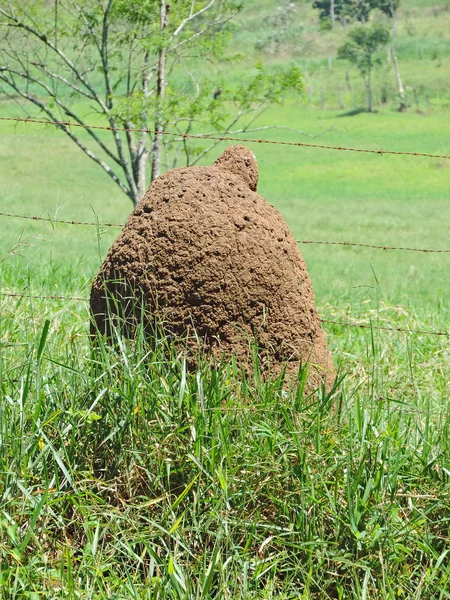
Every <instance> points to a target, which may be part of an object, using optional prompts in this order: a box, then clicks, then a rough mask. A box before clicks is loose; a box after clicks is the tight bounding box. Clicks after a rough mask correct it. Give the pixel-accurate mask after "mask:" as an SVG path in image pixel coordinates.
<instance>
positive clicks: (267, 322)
mask: <svg viewBox="0 0 450 600" xmlns="http://www.w3.org/2000/svg"><path fill="white" fill-rule="evenodd" d="M257 182H258V167H257V164H256V160H255V157H254V155H253V153H252V152H251V151H250V150H248V149H247V148H244V147H243V146H233V147H230V148H228V149H227V150H226V151H225V152H224V153H223V154H222V156H220V158H219V159H218V160H217V161H216V162H215V164H214V166H212V167H189V168H182V169H174V170H172V171H168V172H167V173H165V174H164V175H161V177H159V178H158V179H157V180H156V181H154V182H153V184H152V185H151V186H150V188H149V189H148V191H147V194H146V195H145V196H144V198H143V199H142V200H141V201H140V202H139V203H138V205H137V206H136V208H135V210H134V211H133V213H132V214H131V215H130V217H129V219H128V221H127V223H126V225H125V227H124V229H123V231H122V233H121V234H120V235H119V237H118V238H117V240H116V241H115V242H114V244H113V246H112V247H111V249H110V250H109V252H108V254H107V256H106V258H105V261H104V263H103V265H102V266H101V269H100V271H99V273H98V274H97V276H96V278H95V280H94V282H93V284H92V290H91V310H92V314H93V315H94V317H95V320H96V326H97V327H98V329H99V330H100V332H102V333H105V332H108V321H107V320H106V319H105V315H106V313H107V304H108V306H111V304H114V303H115V304H116V305H117V306H116V307H115V308H114V309H113V310H112V312H121V313H122V314H124V315H125V316H126V319H127V321H128V324H129V326H130V327H131V328H132V322H133V319H136V318H139V315H137V316H136V313H137V312H138V311H136V309H134V310H133V309H132V308H131V305H132V302H131V301H130V300H129V298H130V297H137V298H142V299H143V300H144V305H145V317H144V319H145V322H146V323H147V324H148V323H151V322H152V321H153V320H155V319H156V320H157V321H158V322H159V323H160V324H161V323H163V324H164V325H165V327H166V329H167V331H169V332H171V333H173V334H174V335H176V336H177V337H180V338H184V339H185V340H186V334H187V336H188V340H189V339H190V340H191V341H190V342H189V341H188V344H190V345H191V346H192V348H193V349H194V348H195V347H196V346H197V341H196V339H195V336H193V335H192V334H193V333H194V332H195V334H196V336H197V338H198V339H200V340H201V342H202V347H203V348H204V349H205V350H206V351H208V352H212V354H213V355H214V356H216V357H220V356H222V355H225V356H229V355H231V354H234V355H235V356H236V358H237V361H238V362H239V363H240V364H242V365H243V366H244V367H248V366H249V364H250V363H251V360H252V357H251V351H250V346H251V343H252V342H253V341H254V340H255V339H256V341H257V343H258V345H259V347H260V348H261V353H260V356H261V360H262V363H263V365H265V368H267V369H269V370H270V371H271V372H272V373H277V372H279V370H280V367H281V364H282V363H283V362H287V363H288V371H289V372H291V373H292V372H293V371H294V369H297V368H298V366H299V362H300V361H302V362H303V363H304V362H306V361H307V360H309V362H310V367H309V373H308V388H310V389H311V388H312V387H314V386H316V385H319V384H320V383H321V381H324V382H325V384H326V386H327V388H330V386H331V384H332V382H333V379H334V375H335V372H334V368H333V364H332V360H331V356H330V353H329V351H328V348H327V343H326V338H325V334H324V332H323V330H322V327H321V324H320V320H319V316H318V314H317V311H316V308H315V301H314V294H313V290H312V285H311V281H310V278H309V276H308V272H307V269H306V265H305V263H304V261H303V259H302V257H301V255H300V252H299V250H298V247H297V244H296V243H295V240H294V238H293V237H292V235H291V233H290V231H289V229H288V227H287V225H286V223H285V221H284V220H283V218H282V217H281V215H280V214H279V213H278V212H277V211H276V210H275V208H273V206H271V205H270V204H268V203H267V202H266V201H265V200H264V199H263V198H261V196H259V195H258V194H257V193H256V191H255V190H256V186H257ZM105 282H106V283H105ZM106 289H107V290H108V293H106ZM106 296H108V297H109V299H108V301H107V300H106ZM134 305H136V302H134ZM130 327H129V328H128V332H129V333H130V334H131V329H130ZM189 336H190V337H189Z"/></svg>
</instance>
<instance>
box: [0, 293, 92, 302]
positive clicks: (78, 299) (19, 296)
mask: <svg viewBox="0 0 450 600" xmlns="http://www.w3.org/2000/svg"><path fill="white" fill-rule="evenodd" d="M0 296H9V297H10V298H33V299H36V300H66V301H68V302H71V301H75V302H89V300H88V299H87V298H77V297H75V296H39V295H35V294H17V293H13V292H0Z"/></svg>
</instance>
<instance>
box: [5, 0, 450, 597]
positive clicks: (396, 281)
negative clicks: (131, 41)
mask: <svg viewBox="0 0 450 600" xmlns="http://www.w3.org/2000/svg"><path fill="white" fill-rule="evenodd" d="M296 4H297V6H298V11H297V13H296V17H295V19H294V20H293V23H292V27H291V29H290V33H289V36H290V37H289V36H287V38H286V43H285V44H283V45H282V46H281V49H280V53H279V54H278V55H276V56H275V55H270V54H267V53H266V54H264V52H263V51H255V49H254V45H255V42H256V41H257V40H258V39H261V38H262V37H263V36H264V35H266V34H267V30H268V26H267V16H268V15H269V14H270V12H271V11H273V10H274V8H275V3H274V2H273V1H272V0H261V1H258V2H247V3H246V7H245V10H244V11H243V13H242V15H241V16H240V22H239V24H238V25H237V26H236V29H235V33H234V35H235V47H236V48H239V49H240V50H241V51H242V52H243V54H245V55H247V56H250V58H249V60H248V61H247V62H246V63H243V64H242V63H241V64H236V65H234V64H233V66H232V70H231V71H230V72H229V74H228V75H229V79H230V80H231V81H237V80H238V79H239V76H240V75H239V73H240V72H241V71H240V69H243V68H252V65H254V64H255V62H256V61H257V60H258V59H260V58H264V60H267V61H268V62H269V63H271V67H272V68H277V67H278V66H279V65H284V64H292V63H296V64H299V65H300V66H301V67H302V69H303V70H304V75H305V96H304V97H303V98H292V97H291V98H288V99H287V100H286V103H285V104H284V105H282V106H281V105H280V106H276V107H272V108H271V109H270V110H268V111H267V112H265V113H264V114H263V116H262V117H261V118H260V120H259V121H258V123H257V125H258V126H259V127H262V128H265V127H267V126H270V127H271V129H261V130H260V131H256V132H253V133H251V134H248V136H247V137H249V138H250V139H253V140H255V141H253V142H246V143H247V145H248V146H249V147H251V148H252V150H253V152H254V153H255V155H256V158H257V160H258V164H259V170H260V181H259V186H258V191H259V193H260V194H261V195H262V196H263V197H264V198H266V199H267V201H269V202H270V203H272V204H273V205H274V206H275V207H276V208H277V209H278V210H279V211H280V212H281V213H282V214H283V215H284V217H285V219H286V221H287V223H288V224H289V227H290V229H291V231H292V233H293V234H294V236H295V238H296V239H297V240H299V247H300V250H301V252H302V255H303V257H304V258H305V260H306V263H307V265H308V269H309V273H310V275H311V278H312V282H313V287H314V290H315V294H316V298H317V304H318V307H319V310H320V313H321V315H322V317H323V318H325V319H328V320H332V321H337V322H346V323H352V324H353V325H358V324H364V325H367V326H368V328H367V329H366V328H364V329H359V328H356V327H344V326H341V325H338V324H332V323H325V324H324V328H325V329H326V331H327V334H328V341H329V345H330V348H331V350H332V352H333V357H334V362H335V364H336V366H337V368H338V373H339V378H338V382H337V385H336V387H335V389H333V390H332V392H331V393H330V394H326V393H325V392H324V391H323V390H321V391H318V392H317V393H316V394H314V395H312V396H309V397H307V396H306V395H305V394H304V390H303V382H304V377H305V375H306V373H305V372H299V374H298V382H297V383H294V384H293V383H292V382H291V383H288V382H285V381H283V380H282V379H279V380H276V381H263V380H262V378H261V377H260V373H259V369H258V364H257V362H256V363H255V369H254V372H253V373H252V374H251V375H250V376H249V377H247V378H246V377H245V376H243V374H242V373H241V372H240V369H239V365H236V364H235V363H234V362H233V361H231V362H230V364H223V365H217V368H210V366H209V365H206V364H204V365H200V366H199V368H198V371H197V372H196V373H188V372H187V371H186V365H185V363H184V357H183V355H182V354H179V353H178V354H177V353H175V351H174V349H173V348H171V347H170V343H169V342H168V341H167V340H165V339H159V340H155V341H154V342H155V343H154V344H153V346H152V347H151V348H149V346H148V345H146V343H145V342H144V341H143V339H142V338H141V337H139V336H138V338H137V341H135V342H133V343H128V342H123V341H122V340H121V339H118V340H117V344H116V347H115V348H109V347H107V346H105V345H104V344H103V342H102V340H98V342H97V346H95V347H93V346H92V345H91V344H90V340H89V339H88V335H87V332H88V322H89V314H88V309H87V304H86V302H83V301H82V300H45V299H35V298H24V299H20V298H14V297H11V296H0V593H1V598H4V599H5V600H19V599H20V600H22V599H24V600H25V599H26V600H39V599H41V598H42V599H45V600H47V599H48V600H51V599H53V598H70V599H83V600H84V599H86V600H87V599H95V600H106V599H108V600H112V599H114V600H129V599H141V598H142V599H146V600H194V599H195V600H200V599H201V600H203V599H205V600H209V599H211V600H213V599H214V600H216V599H218V598H220V599H222V598H223V599H224V600H226V599H228V598H229V599H230V600H234V599H239V600H250V599H255V600H256V599H267V600H269V599H275V598H276V599H281V600H288V599H289V600H292V599H294V598H295V599H297V598H299V599H300V598H301V599H302V600H317V599H320V600H322V599H323V600H328V599H330V600H331V599H336V598H339V599H342V600H350V599H351V600H363V599H364V600H386V599H392V600H394V599H395V600H399V599H405V600H406V599H408V600H409V599H411V600H412V599H417V600H435V599H436V600H445V599H446V598H450V592H449V590H450V567H449V564H450V563H449V556H450V551H449V548H450V523H449V510H450V506H449V498H450V484H449V481H450V446H449V440H450V438H449V427H450V413H449V402H448V398H449V394H450V383H449V376H448V371H449V369H448V366H449V358H450V346H449V338H448V336H433V335H425V334H423V333H422V334H418V333H416V334H414V333H405V332H397V331H385V330H383V329H379V328H380V327H381V328H383V327H386V328H394V329H395V328H403V329H411V330H425V331H427V330H431V331H441V332H447V331H449V317H450V301H449V298H450V281H449V278H448V271H449V267H450V253H445V252H444V253H423V252H406V251H400V250H379V249H370V248H361V247H351V246H340V245H316V244H302V243H301V241H302V240H310V241H320V240H321V241H336V242H339V241H340V242H344V241H347V242H359V243H365V244H374V245H381V246H402V247H403V246H405V247H415V248H422V249H441V250H450V238H449V235H448V230H449V227H448V225H449V223H450V191H449V190H450V159H448V158H429V157H416V156H394V155H388V154H386V153H385V152H384V153H376V154H368V153H356V152H350V151H344V150H327V149H319V148H310V147H299V146H290V145H275V144H262V143H259V142H258V141H257V140H258V139H260V138H266V139H270V140H274V141H285V142H286V141H288V142H294V143H299V142H300V143H304V144H321V145H331V146H340V147H352V148H361V149H372V150H376V151H378V150H383V151H386V150H392V151H404V152H423V153H429V154H438V155H446V156H447V155H450V144H449V140H450V118H449V114H450V93H449V89H448V81H449V77H450V11H448V10H446V8H447V4H448V3H447V2H445V0H442V1H438V0H435V1H434V2H433V3H432V4H431V3H430V2H429V1H428V0H420V1H415V2H413V1H412V0H408V1H407V2H406V1H405V2H404V3H403V6H402V8H401V12H400V21H399V39H398V45H397V48H398V57H399V61H400V69H401V72H402V76H403V78H404V83H405V85H406V86H407V94H408V102H409V107H408V111H407V112H405V113H402V114H400V113H399V112H397V111H396V98H395V81H394V77H393V73H392V70H391V69H390V68H389V67H388V65H384V66H383V67H382V68H381V69H380V71H379V72H378V73H377V75H376V78H375V82H376V85H375V90H376V98H378V97H379V98H380V99H381V95H382V93H384V92H386V90H387V92H386V94H387V96H386V99H387V102H383V103H380V102H378V100H377V101H376V105H377V111H376V112H374V113H373V114H368V113H366V112H364V111H363V110H362V111H361V110H356V111H355V110H354V109H355V108H356V109H360V108H361V107H364V94H363V89H362V83H361V81H360V78H359V75H358V73H357V72H356V71H355V70H353V69H351V68H350V67H349V65H348V64H345V63H344V62H342V61H337V60H335V59H333V60H332V61H331V64H330V65H329V62H328V57H329V56H335V54H336V48H337V46H338V45H339V43H340V41H341V40H342V39H343V37H344V35H345V31H343V28H338V29H337V30H336V31H334V32H331V33H330V32H327V31H321V30H320V28H319V24H318V21H317V15H316V13H314V11H312V10H311V9H310V7H309V4H306V3H299V2H297V3H296ZM346 71H348V74H349V81H350V87H351V89H348V86H347V79H346V76H345V73H346ZM383 90H384V91H383ZM340 94H341V98H340V97H339V95H340ZM378 95H379V96H378ZM341 101H342V102H343V104H344V107H343V108H340V106H339V104H340V102H341ZM87 111H88V107H86V108H85V112H86V113H87ZM352 111H353V112H352ZM5 116H21V113H20V110H19V107H18V106H17V105H16V104H13V103H11V102H10V101H9V100H6V99H4V98H3V99H1V101H0V117H5ZM86 120H87V121H88V122H90V123H94V122H95V123H96V124H99V123H100V121H98V120H96V117H95V115H93V114H91V115H88V116H87V117H86ZM274 126H276V127H274ZM77 131H78V130H77ZM78 133H79V135H80V137H82V139H83V140H84V141H88V136H87V135H86V134H85V133H84V132H82V131H78ZM99 135H101V136H102V139H103V140H105V141H108V140H109V139H110V138H109V136H110V134H109V133H108V132H99ZM195 143H196V144H198V145H199V146H202V147H203V142H202V141H196V142H195ZM225 146H226V144H221V145H220V146H218V147H217V148H216V149H215V150H214V151H213V152H211V154H210V155H209V156H208V157H207V158H206V159H205V160H204V162H203V164H212V162H213V161H214V160H215V158H216V157H217V156H218V155H219V154H220V153H221V152H222V151H223V149H224V148H225ZM180 166H181V165H180ZM131 209H132V205H131V202H130V200H129V199H128V198H127V197H126V196H125V195H124V194H123V193H122V192H121V191H120V190H119V188H118V187H117V186H116V185H115V184H114V183H113V182H112V180H110V179H109V178H108V176H107V175H105V174H104V173H103V172H102V171H101V170H100V169H99V167H98V166H97V165H95V164H94V163H93V162H92V161H91V160H90V159H89V158H87V157H86V156H85V155H84V154H83V153H82V152H81V151H80V150H78V149H77V148H76V147H75V146H74V145H73V143H72V142H71V141H70V140H69V139H68V138H67V137H66V136H65V135H64V133H63V132H61V131H59V130H58V129H56V128H55V127H52V126H42V125H36V124H25V123H12V122H2V121H0V212H4V213H17V214H22V215H35V216H42V217H49V218H52V219H62V220H69V221H72V220H76V221H89V222H96V223H98V225H97V226H87V225H69V224H60V223H49V222H44V221H33V220H22V219H15V218H11V217H5V216H1V215H0V227H1V229H0V231H1V236H0V292H9V293H17V294H31V295H33V294H36V295H62V296H68V297H70V296H76V297H79V298H84V299H86V298H88V296H89V289H90V284H91V281H92V278H93V276H94V275H95V273H96V271H97V269H98V267H99V265H100V263H101V261H102V260H103V258H104V256H105V254H106V252H107V250H108V248H109V247H110V245H111V243H112V242H113V240H114V238H115V237H116V236H117V234H118V232H119V231H120V228H107V227H103V226H102V225H101V224H102V223H124V222H125V220H126V218H127V216H128V214H129V213H130V211H131ZM371 326H372V327H373V329H371V328H370V327H371Z"/></svg>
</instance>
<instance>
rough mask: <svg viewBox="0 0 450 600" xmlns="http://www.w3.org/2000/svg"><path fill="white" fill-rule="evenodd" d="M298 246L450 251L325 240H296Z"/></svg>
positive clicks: (427, 251)
mask: <svg viewBox="0 0 450 600" xmlns="http://www.w3.org/2000/svg"><path fill="white" fill-rule="evenodd" d="M295 241H296V242H297V243H298V244H323V245H327V246H358V247H360V248H375V249H377V250H405V251H407V252H424V253H429V252H441V253H448V252H450V250H447V249H444V250H439V249H434V248H411V247H408V246H386V245H382V246H377V245H375V244H362V243H360V242H333V241H324V240H295Z"/></svg>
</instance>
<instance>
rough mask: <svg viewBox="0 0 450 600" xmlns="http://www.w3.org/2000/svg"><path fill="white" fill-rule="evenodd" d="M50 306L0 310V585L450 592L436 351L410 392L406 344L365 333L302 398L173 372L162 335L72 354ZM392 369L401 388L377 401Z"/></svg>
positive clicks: (18, 592) (27, 591)
mask: <svg viewBox="0 0 450 600" xmlns="http://www.w3.org/2000/svg"><path fill="white" fill-rule="evenodd" d="M67 308H68V307H65V308H63V309H62V310H58V309H49V308H48V307H46V306H45V305H44V304H38V303H36V302H33V303H28V302H24V303H17V304H15V305H14V306H13V305H11V304H9V305H5V304H4V305H3V308H2V314H3V318H2V335H4V333H5V331H8V332H9V334H10V337H8V339H7V340H6V342H5V340H3V344H4V347H3V349H2V358H1V362H0V367H1V368H0V385H1V389H2V392H3V401H2V404H1V409H0V410H1V413H0V434H1V439H2V444H1V449H0V465H1V473H2V479H3V486H2V489H1V495H0V506H1V510H2V520H1V522H0V540H1V543H0V556H1V558H2V560H1V561H0V582H1V585H2V586H3V590H5V593H6V595H4V597H8V598H42V597H44V598H54V597H59V595H62V596H63V597H68V598H79V597H82V598H112V597H114V598H124V599H125V598H152V599H153V598H171V599H173V598H180V599H181V598H183V599H184V598H230V599H231V598H245V599H247V598H355V599H356V598H358V599H359V598H398V597H405V598H414V597H416V598H446V597H448V593H447V591H448V588H449V582H450V569H449V563H448V560H447V555H448V532H449V519H448V514H449V512H448V510H449V502H448V499H449V497H450V496H449V471H448V466H449V457H450V448H449V443H448V426H449V424H450V413H449V410H448V407H447V408H445V404H443V403H442V400H443V397H442V396H441V395H440V392H439V391H438V390H439V389H440V386H443V387H442V388H441V389H442V391H443V389H444V387H445V385H446V383H445V377H444V376H443V374H442V379H441V378H440V377H438V376H436V375H437V372H438V367H439V365H440V364H442V366H444V364H443V361H442V357H439V355H437V356H435V357H434V358H433V369H434V372H435V377H434V378H433V382H432V385H431V386H430V385H429V387H428V390H429V391H430V390H431V389H432V388H434V390H435V395H434V396H433V395H428V394H427V395H426V396H424V397H420V394H418V391H419V389H420V387H421V384H422V382H421V381H420V371H421V369H420V367H419V365H418V364H417V363H418V362H420V359H419V360H418V357H417V356H415V352H414V351H413V348H408V347H407V346H406V347H405V346H404V345H403V343H402V341H399V340H398V338H395V339H394V338H393V339H386V336H385V335H384V334H383V336H378V335H377V334H376V332H375V333H374V340H373V345H372V346H371V347H372V350H368V352H367V354H364V353H363V354H362V355H360V358H359V365H358V372H355V373H352V374H349V376H348V379H347V382H346V383H345V384H341V385H339V386H338V387H337V389H335V390H334V392H333V393H332V394H330V395H329V396H325V395H323V394H321V393H318V394H317V395H313V396H311V397H305V396H304V394H303V393H302V386H301V385H300V386H294V387H291V388H288V387H287V386H286V384H284V385H283V381H282V380H281V379H280V380H276V381H272V382H266V383H264V382H262V381H261V380H260V379H259V377H258V371H257V370H256V371H255V375H254V376H253V377H252V378H250V379H249V380H246V379H245V378H243V377H242V376H241V375H240V373H239V369H238V367H236V366H234V365H228V366H227V365H223V366H221V365H218V367H217V369H212V370H211V369H210V368H208V366H207V365H204V366H203V367H200V368H199V370H198V372H197V373H192V374H189V373H186V369H185V363H184V361H183V356H176V355H175V354H174V352H173V351H171V349H170V347H167V344H166V343H165V342H164V341H159V342H158V343H156V344H155V347H154V348H153V350H151V349H149V348H148V346H147V345H145V344H142V341H139V340H138V341H137V342H136V343H135V344H134V345H132V346H129V345H121V346H120V348H121V349H120V353H119V355H117V354H115V353H114V352H112V351H110V350H109V349H108V348H105V347H103V346H102V345H101V344H100V347H98V348H97V351H96V352H95V353H94V354H91V355H89V351H88V348H87V345H86V335H85V333H84V321H85V320H86V319H87V314H86V312H85V310H84V309H83V308H82V307H81V306H76V305H75V306H74V307H73V312H72V314H70V312H69V311H68V310H67ZM18 312H20V314H21V316H22V318H21V319H20V321H18V319H17V314H18ZM42 313H44V314H42ZM36 314H40V315H42V318H39V319H38V318H36ZM44 317H49V319H48V320H46V321H43V319H44ZM140 339H141V338H140ZM349 342H350V341H349ZM426 347H427V342H424V343H422V344H421V353H424V352H426ZM368 348H369V347H368ZM344 349H346V350H347V351H349V350H351V343H349V344H348V345H345V344H344V347H343V348H341V351H342V350H344ZM408 363H409V364H408ZM417 367H419V368H417ZM364 370H367V371H366V374H365V376H364V375H363V371H364ZM393 370H395V373H396V375H395V377H396V378H398V381H397V382H396V383H397V385H398V384H400V385H401V386H402V387H404V390H403V391H404V392H406V394H407V395H406V394H403V393H402V394H398V391H399V390H398V388H397V394H395V392H394V394H395V395H393V396H392V397H388V396H385V397H381V396H379V395H378V394H379V391H380V389H381V390H383V391H384V392H387V390H388V387H387V386H386V384H387V383H388V382H389V380H390V383H391V384H392V383H393V381H392V371H393ZM400 373H401V375H400ZM417 377H418V378H417ZM300 379H301V377H300ZM400 382H402V383H400ZM408 388H409V390H410V391H409V392H408V391H407V390H408ZM286 390H287V391H286ZM412 397H415V403H409V402H408V398H412ZM8 594H9V595H8Z"/></svg>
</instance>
